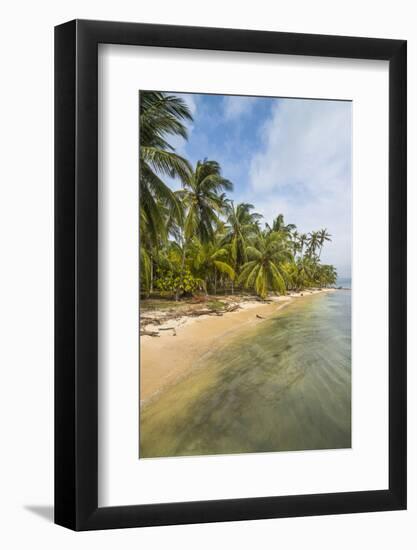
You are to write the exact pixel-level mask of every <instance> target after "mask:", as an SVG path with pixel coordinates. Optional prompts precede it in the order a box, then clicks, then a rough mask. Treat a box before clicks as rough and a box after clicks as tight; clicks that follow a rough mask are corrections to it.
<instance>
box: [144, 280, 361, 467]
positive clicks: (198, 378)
mask: <svg viewBox="0 0 417 550" xmlns="http://www.w3.org/2000/svg"><path fill="white" fill-rule="evenodd" d="M140 427H141V430H140V456H141V458H150V457H162V456H190V455H214V454H232V453H254V452H273V451H296V450H307V449H339V448H348V447H350V446H351V294H350V291H342V290H341V291H337V292H334V293H329V294H321V295H316V296H311V297H309V298H305V299H303V300H299V301H298V302H295V303H293V304H291V305H290V306H289V307H287V308H286V309H283V310H282V311H281V312H279V313H277V315H276V317H274V318H270V319H268V320H266V321H263V322H262V323H259V324H258V325H257V326H256V327H252V328H251V329H247V330H246V331H245V332H243V333H240V334H239V337H237V338H235V339H234V340H232V341H229V342H228V343H227V344H226V345H224V346H219V348H218V349H217V350H216V351H214V352H213V353H211V354H210V355H209V356H205V357H204V358H202V359H201V360H200V361H199V363H198V364H197V365H196V366H195V368H194V369H193V371H192V373H191V374H189V375H188V376H187V377H186V378H184V379H183V380H181V381H180V382H178V383H177V384H176V385H174V386H172V387H171V388H169V389H167V390H166V391H165V392H164V393H163V394H162V395H161V396H160V397H159V399H157V400H156V401H154V402H151V403H149V404H148V405H147V406H145V407H143V408H142V410H141V418H140Z"/></svg>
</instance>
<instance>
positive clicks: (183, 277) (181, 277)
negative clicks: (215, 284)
mask: <svg viewBox="0 0 417 550" xmlns="http://www.w3.org/2000/svg"><path fill="white" fill-rule="evenodd" d="M155 287H156V288H157V289H158V290H160V291H163V292H171V293H176V292H178V291H179V292H182V293H185V294H190V293H193V292H196V291H197V290H203V289H204V282H203V281H202V280H201V279H199V278H197V277H194V275H192V273H191V272H190V271H189V270H188V269H185V270H184V273H183V274H180V273H175V272H173V271H165V272H163V271H161V270H158V272H157V277H156V279H155Z"/></svg>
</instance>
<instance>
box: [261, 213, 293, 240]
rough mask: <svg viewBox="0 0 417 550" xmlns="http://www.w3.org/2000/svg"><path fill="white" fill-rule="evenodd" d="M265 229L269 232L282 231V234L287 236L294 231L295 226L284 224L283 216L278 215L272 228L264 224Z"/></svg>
mask: <svg viewBox="0 0 417 550" xmlns="http://www.w3.org/2000/svg"><path fill="white" fill-rule="evenodd" d="M266 228H267V230H268V231H270V232H272V231H282V232H283V233H286V234H287V235H289V234H290V233H291V231H294V229H296V226H295V225H294V224H293V223H289V224H285V223H284V214H278V216H277V217H276V218H275V219H274V221H273V222H272V227H271V226H269V225H268V224H266Z"/></svg>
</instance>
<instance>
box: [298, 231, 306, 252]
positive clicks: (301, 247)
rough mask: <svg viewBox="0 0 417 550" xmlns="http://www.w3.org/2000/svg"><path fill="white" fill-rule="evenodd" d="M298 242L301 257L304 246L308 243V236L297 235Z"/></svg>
mask: <svg viewBox="0 0 417 550" xmlns="http://www.w3.org/2000/svg"><path fill="white" fill-rule="evenodd" d="M298 242H299V243H300V254H301V256H302V255H303V250H304V246H305V245H306V244H307V242H308V236H307V234H306V233H301V235H299V237H298Z"/></svg>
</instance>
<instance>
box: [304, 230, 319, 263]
mask: <svg viewBox="0 0 417 550" xmlns="http://www.w3.org/2000/svg"><path fill="white" fill-rule="evenodd" d="M319 247H320V240H319V233H318V231H312V232H311V233H309V234H308V248H307V255H308V256H310V257H312V256H315V255H316V250H317V248H319Z"/></svg>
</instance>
